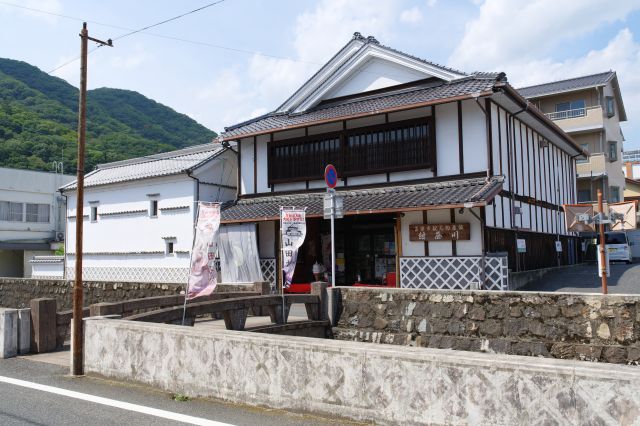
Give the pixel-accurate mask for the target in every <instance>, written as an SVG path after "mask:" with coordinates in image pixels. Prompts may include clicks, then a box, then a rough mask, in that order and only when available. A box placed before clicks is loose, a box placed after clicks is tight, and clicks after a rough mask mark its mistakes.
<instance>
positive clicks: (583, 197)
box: [578, 189, 591, 203]
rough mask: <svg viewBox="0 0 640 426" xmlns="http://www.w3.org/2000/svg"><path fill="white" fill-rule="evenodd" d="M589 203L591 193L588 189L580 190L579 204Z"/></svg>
mask: <svg viewBox="0 0 640 426" xmlns="http://www.w3.org/2000/svg"><path fill="white" fill-rule="evenodd" d="M587 201H591V191H590V190H588V189H579V190H578V202H579V203H586V202H587Z"/></svg>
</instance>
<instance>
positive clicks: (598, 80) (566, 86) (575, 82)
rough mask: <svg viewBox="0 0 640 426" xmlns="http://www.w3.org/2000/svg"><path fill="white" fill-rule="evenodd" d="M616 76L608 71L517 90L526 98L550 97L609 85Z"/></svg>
mask: <svg viewBox="0 0 640 426" xmlns="http://www.w3.org/2000/svg"><path fill="white" fill-rule="evenodd" d="M614 75H615V72H613V71H607V72H602V73H599V74H592V75H585V76H583V77H576V78H570V79H567V80H560V81H553V82H551V83H544V84H538V85H535V86H528V87H521V88H519V89H516V90H518V92H520V94H521V95H522V96H524V97H525V98H535V97H537V96H544V95H549V94H551V93H558V92H566V91H569V90H576V89H582V88H589V87H594V86H602V85H604V84H607V82H608V81H609V80H611V78H612V77H613V76H614Z"/></svg>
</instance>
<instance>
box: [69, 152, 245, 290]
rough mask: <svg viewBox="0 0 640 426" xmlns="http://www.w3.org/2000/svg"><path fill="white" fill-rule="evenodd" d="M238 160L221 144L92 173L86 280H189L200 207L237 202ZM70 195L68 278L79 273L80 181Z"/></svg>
mask: <svg viewBox="0 0 640 426" xmlns="http://www.w3.org/2000/svg"><path fill="white" fill-rule="evenodd" d="M236 164H237V157H236V154H235V152H234V151H233V150H231V149H226V148H224V147H222V146H221V145H220V144H219V143H217V142H214V143H210V144H205V145H199V146H194V147H190V148H186V149H182V150H178V151H172V152H167V153H163V154H155V155H152V156H148V157H140V158H134V159H130V160H125V161H118V162H115V163H109V164H102V165H100V166H98V168H97V169H96V170H95V171H93V172H91V173H88V174H87V175H86V176H85V181H84V182H85V193H84V217H83V218H82V220H84V238H83V254H84V256H83V278H84V279H87V280H110V281H118V280H121V281H145V282H148V281H151V282H185V280H186V277H187V272H188V269H189V252H190V250H191V244H192V241H193V225H194V220H195V215H196V202H197V201H198V200H200V201H213V202H215V201H220V202H224V201H227V200H231V199H234V198H235V196H236V168H237V165H236ZM62 191H63V193H64V194H65V195H67V196H68V199H69V203H68V209H67V233H68V238H67V242H66V244H67V249H66V254H67V257H66V273H67V278H68V279H71V278H73V277H74V276H75V270H74V262H75V254H76V250H75V228H76V220H78V218H77V217H76V195H75V193H76V186H75V182H73V183H72V184H70V185H67V186H65V187H64V188H62Z"/></svg>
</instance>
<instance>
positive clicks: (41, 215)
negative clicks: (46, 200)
mask: <svg viewBox="0 0 640 426" xmlns="http://www.w3.org/2000/svg"><path fill="white" fill-rule="evenodd" d="M27 222H40V223H49V204H27Z"/></svg>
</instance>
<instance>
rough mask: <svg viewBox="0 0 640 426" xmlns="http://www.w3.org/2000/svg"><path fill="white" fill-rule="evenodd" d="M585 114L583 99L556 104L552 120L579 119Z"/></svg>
mask: <svg viewBox="0 0 640 426" xmlns="http://www.w3.org/2000/svg"><path fill="white" fill-rule="evenodd" d="M585 114H586V105H585V102H584V99H579V100H577V101H570V102H560V103H557V104H556V113H555V114H554V116H553V118H554V119H560V118H573V117H581V116H583V115H585Z"/></svg>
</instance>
